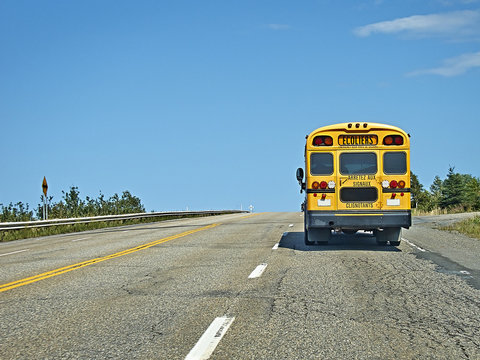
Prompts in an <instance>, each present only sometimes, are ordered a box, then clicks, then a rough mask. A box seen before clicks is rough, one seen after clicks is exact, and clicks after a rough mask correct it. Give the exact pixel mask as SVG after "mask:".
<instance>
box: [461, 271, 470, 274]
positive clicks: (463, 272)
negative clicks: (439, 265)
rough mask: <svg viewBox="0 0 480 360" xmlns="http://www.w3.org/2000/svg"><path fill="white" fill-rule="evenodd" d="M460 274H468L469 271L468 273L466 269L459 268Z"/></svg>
mask: <svg viewBox="0 0 480 360" xmlns="http://www.w3.org/2000/svg"><path fill="white" fill-rule="evenodd" d="M460 274H463V275H470V273H469V272H468V271H467V270H461V271H460Z"/></svg>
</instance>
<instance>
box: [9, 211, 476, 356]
mask: <svg viewBox="0 0 480 360" xmlns="http://www.w3.org/2000/svg"><path fill="white" fill-rule="evenodd" d="M453 220H456V218H455V216H452V215H446V216H437V217H416V218H414V226H413V227H412V228H411V229H410V230H407V231H404V234H403V238H404V240H403V241H402V243H401V244H400V246H399V247H393V246H379V245H377V244H376V242H375V239H374V238H373V237H372V235H371V234H369V233H359V234H357V235H355V236H351V235H350V236H347V235H343V234H335V235H334V236H333V238H332V241H331V243H330V244H329V245H326V246H308V247H307V246H305V245H304V242H303V214H301V213H262V214H251V215H245V214H235V215H223V216H214V217H207V218H195V219H183V220H173V221H167V222H162V223H152V224H142V225H133V226H127V227H118V228H110V229H102V230H94V231H90V232H83V233H75V234H67V235H56V236H50V237H44V238H37V239H26V240H19V241H14V242H8V243H0V267H1V269H2V271H1V272H0V284H2V285H1V286H0V291H1V292H0V317H1V319H2V321H0V333H1V337H0V358H2V359H47V358H48V359H105V358H123V359H185V358H187V359H200V358H208V357H209V356H210V358H211V359H480V320H479V313H480V260H479V257H478V254H480V241H479V240H475V239H471V238H468V237H466V236H464V235H460V234H458V233H450V232H445V231H442V230H439V229H438V228H439V227H440V226H441V225H444V224H445V223H448V222H451V221H453Z"/></svg>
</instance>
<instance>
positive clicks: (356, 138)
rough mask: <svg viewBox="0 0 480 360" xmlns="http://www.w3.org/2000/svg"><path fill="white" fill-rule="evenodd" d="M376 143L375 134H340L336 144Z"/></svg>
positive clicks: (357, 144)
mask: <svg viewBox="0 0 480 360" xmlns="http://www.w3.org/2000/svg"><path fill="white" fill-rule="evenodd" d="M377 144H378V137H377V135H340V136H339V137H338V145H340V146H365V145H368V146H372V145H377Z"/></svg>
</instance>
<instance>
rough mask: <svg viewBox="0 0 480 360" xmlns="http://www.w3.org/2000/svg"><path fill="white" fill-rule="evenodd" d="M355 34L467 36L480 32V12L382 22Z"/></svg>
mask: <svg viewBox="0 0 480 360" xmlns="http://www.w3.org/2000/svg"><path fill="white" fill-rule="evenodd" d="M353 32H354V34H355V35H357V36H360V37H367V36H370V35H372V34H374V33H385V34H393V33H401V32H407V33H413V34H431V35H433V34H444V35H448V34H450V35H462V34H463V35H466V34H472V33H478V32H480V11H479V10H465V11H454V12H449V13H443V14H430V15H413V16H409V17H404V18H399V19H395V20H391V21H381V22H378V23H373V24H369V25H366V26H361V27H358V28H356V29H355V30H354V31H353Z"/></svg>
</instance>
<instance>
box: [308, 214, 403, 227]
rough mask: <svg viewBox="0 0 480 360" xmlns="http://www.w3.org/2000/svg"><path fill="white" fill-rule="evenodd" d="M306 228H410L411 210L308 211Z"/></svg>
mask: <svg viewBox="0 0 480 360" xmlns="http://www.w3.org/2000/svg"><path fill="white" fill-rule="evenodd" d="M305 216H306V219H305V220H306V226H307V229H310V228H329V229H334V228H342V229H363V230H371V229H378V228H388V227H404V228H407V229H408V228H409V227H410V226H411V225H412V213H411V211H410V210H401V211H400V210H395V211H391V210H390V211H380V210H376V211H355V212H352V211H306V212H305Z"/></svg>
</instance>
